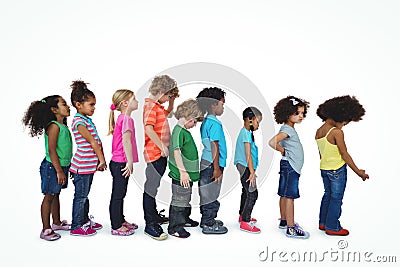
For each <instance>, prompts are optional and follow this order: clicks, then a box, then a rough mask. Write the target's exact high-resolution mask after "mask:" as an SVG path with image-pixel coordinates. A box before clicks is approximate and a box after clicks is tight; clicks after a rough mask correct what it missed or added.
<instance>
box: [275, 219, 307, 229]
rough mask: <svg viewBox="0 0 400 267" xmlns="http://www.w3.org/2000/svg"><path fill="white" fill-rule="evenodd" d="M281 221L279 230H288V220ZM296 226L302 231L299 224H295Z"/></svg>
mask: <svg viewBox="0 0 400 267" xmlns="http://www.w3.org/2000/svg"><path fill="white" fill-rule="evenodd" d="M279 220H280V222H279V229H286V227H287V221H286V220H284V219H283V220H282V219H279ZM294 226H296V227H297V228H300V229H302V228H301V227H300V225H299V224H298V223H297V222H294Z"/></svg>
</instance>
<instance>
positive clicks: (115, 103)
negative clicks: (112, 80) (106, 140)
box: [108, 89, 135, 135]
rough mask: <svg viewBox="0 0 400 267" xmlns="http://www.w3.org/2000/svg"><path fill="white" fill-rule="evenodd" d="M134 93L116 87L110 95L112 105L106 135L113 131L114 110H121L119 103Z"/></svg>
mask: <svg viewBox="0 0 400 267" xmlns="http://www.w3.org/2000/svg"><path fill="white" fill-rule="evenodd" d="M134 95H135V93H134V92H132V91H131V90H128V89H118V90H117V91H115V93H114V94H113V96H112V105H111V110H110V117H109V119H108V135H111V134H113V133H114V127H115V118H114V110H118V111H121V103H122V101H124V100H126V101H128V100H129V99H130V98H131V97H132V96H134Z"/></svg>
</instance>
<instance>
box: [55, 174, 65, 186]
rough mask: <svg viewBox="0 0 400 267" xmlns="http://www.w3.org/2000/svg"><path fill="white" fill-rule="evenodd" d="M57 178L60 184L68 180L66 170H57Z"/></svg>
mask: <svg viewBox="0 0 400 267" xmlns="http://www.w3.org/2000/svg"><path fill="white" fill-rule="evenodd" d="M57 179H58V184H62V185H64V184H65V183H66V182H67V177H66V176H65V173H64V172H60V173H58V172H57Z"/></svg>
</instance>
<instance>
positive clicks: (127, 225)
mask: <svg viewBox="0 0 400 267" xmlns="http://www.w3.org/2000/svg"><path fill="white" fill-rule="evenodd" d="M122 226H125V227H126V228H129V229H133V230H136V229H138V228H139V226H138V225H137V224H136V223H128V222H127V221H125V222H123V223H122Z"/></svg>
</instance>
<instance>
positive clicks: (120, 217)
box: [109, 160, 129, 230]
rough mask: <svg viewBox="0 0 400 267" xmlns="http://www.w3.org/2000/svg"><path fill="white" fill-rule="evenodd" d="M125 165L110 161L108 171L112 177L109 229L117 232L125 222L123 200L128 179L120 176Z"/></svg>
mask: <svg viewBox="0 0 400 267" xmlns="http://www.w3.org/2000/svg"><path fill="white" fill-rule="evenodd" d="M125 166H126V163H125V162H123V163H121V162H115V161H112V160H111V161H110V165H109V167H110V171H111V175H112V177H113V182H112V192H111V200H110V206H109V211H110V221H111V228H112V229H114V230H117V229H118V228H120V227H121V226H122V224H123V223H124V222H125V216H124V198H125V196H126V191H127V189H128V181H129V177H124V176H123V175H122V171H121V170H122V169H123V168H125Z"/></svg>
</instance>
